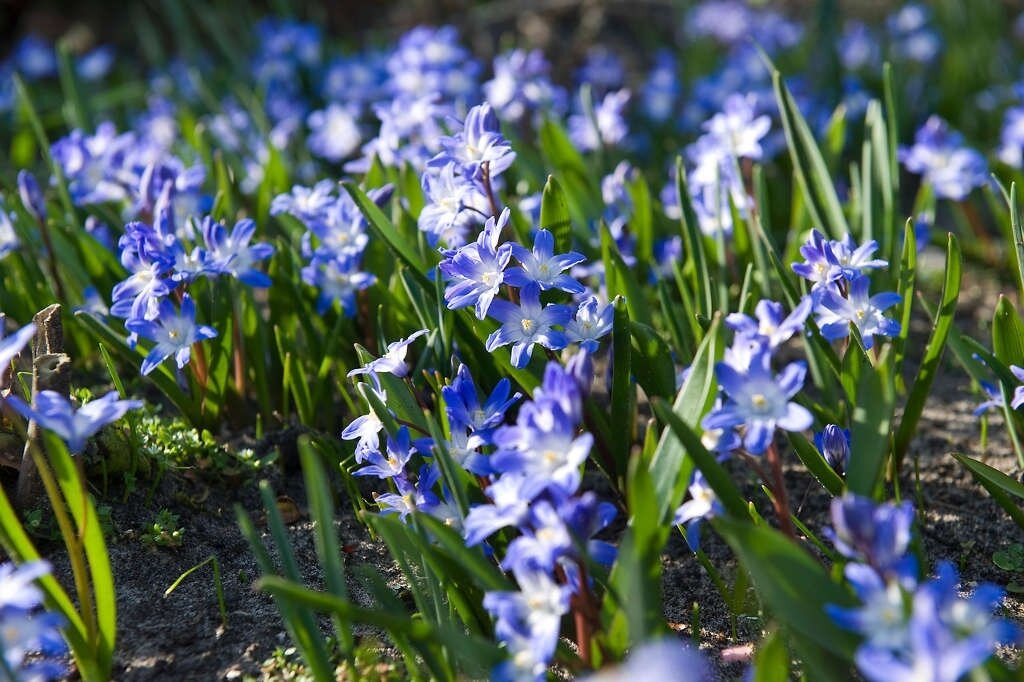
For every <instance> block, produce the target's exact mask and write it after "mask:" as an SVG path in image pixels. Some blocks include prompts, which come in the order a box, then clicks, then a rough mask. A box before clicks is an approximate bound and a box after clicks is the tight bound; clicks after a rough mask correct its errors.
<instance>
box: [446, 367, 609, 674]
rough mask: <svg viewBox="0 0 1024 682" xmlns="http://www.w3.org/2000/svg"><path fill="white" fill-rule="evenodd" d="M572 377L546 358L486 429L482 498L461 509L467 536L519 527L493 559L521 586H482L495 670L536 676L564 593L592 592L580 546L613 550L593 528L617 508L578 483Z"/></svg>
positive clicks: (550, 651) (584, 447)
mask: <svg viewBox="0 0 1024 682" xmlns="http://www.w3.org/2000/svg"><path fill="white" fill-rule="evenodd" d="M577 381H578V380H577V378H576V377H575V376H574V375H573V374H572V373H571V372H569V371H567V370H566V369H565V368H563V367H562V366H561V365H559V364H558V363H556V362H550V363H548V365H547V367H546V369H545V372H544V380H543V383H542V385H541V386H540V387H539V388H537V390H536V391H534V395H533V400H532V401H530V402H527V403H525V404H524V405H523V406H522V407H521V408H520V409H519V414H518V416H517V418H516V423H515V425H511V426H499V427H498V428H497V429H495V430H494V432H493V435H492V436H491V442H493V444H494V448H495V449H494V452H493V454H491V455H490V457H489V459H488V465H489V467H490V470H491V471H492V472H493V473H491V474H490V476H489V478H488V483H487V485H486V487H485V489H484V494H485V495H486V496H487V498H488V499H489V500H490V503H489V504H484V505H478V506H475V507H473V508H472V509H470V511H469V514H468V515H467V516H466V519H465V523H464V526H465V536H466V542H467V544H469V545H476V544H479V543H481V542H483V541H485V540H486V539H487V538H489V537H490V536H491V535H493V534H494V533H496V532H498V531H499V530H501V529H503V528H509V527H512V528H515V529H516V531H517V535H516V536H515V538H514V539H513V540H512V541H511V542H510V543H509V544H508V547H507V549H506V551H505V555H504V557H503V558H502V560H501V566H502V568H503V569H505V570H506V571H509V572H511V573H512V574H513V575H514V576H515V578H516V582H517V583H518V585H519V590H518V591H508V592H488V593H487V594H486V595H485V596H484V607H485V608H486V609H487V610H488V611H489V612H490V613H491V614H492V615H493V616H494V617H495V619H496V620H497V624H496V626H495V632H496V634H497V637H498V639H499V640H500V641H501V642H502V643H504V644H505V646H506V647H507V648H508V651H509V660H508V661H507V662H506V663H505V664H503V668H502V670H500V671H498V672H496V676H497V677H498V678H500V679H543V677H544V675H545V671H546V670H547V667H548V664H549V663H550V662H551V660H552V658H553V656H554V652H555V647H556V646H557V644H558V636H559V632H560V629H561V619H562V616H563V615H565V614H566V613H568V612H569V609H570V603H571V602H573V601H574V600H584V601H585V600H586V599H588V598H589V597H590V589H591V588H590V584H589V580H588V578H587V573H586V570H585V565H586V562H585V560H584V558H583V557H582V556H581V555H580V552H581V551H586V552H587V553H588V555H589V556H590V557H591V558H593V559H595V560H597V561H599V562H601V563H604V564H610V563H611V562H612V560H613V559H614V548H613V547H612V546H611V545H608V544H606V543H603V542H600V541H596V540H593V539H592V538H593V536H594V534H596V533H597V532H599V531H600V530H601V529H602V528H604V527H605V526H607V525H608V523H609V522H610V521H611V520H612V518H613V517H614V515H615V508H614V507H613V506H612V505H611V504H609V503H606V502H600V501H599V500H598V498H597V496H596V495H595V494H594V493H593V492H591V491H587V492H581V491H580V483H581V467H582V465H583V463H584V461H585V460H586V459H587V457H588V456H589V454H590V448H591V445H592V443H593V437H592V436H591V435H590V434H589V433H586V432H584V433H580V432H579V425H580V422H581V421H582V410H583V406H582V395H581V388H580V385H579V384H578V383H577Z"/></svg>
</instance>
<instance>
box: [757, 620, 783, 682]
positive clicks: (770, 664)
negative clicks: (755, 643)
mask: <svg viewBox="0 0 1024 682" xmlns="http://www.w3.org/2000/svg"><path fill="white" fill-rule="evenodd" d="M753 670H754V680H753V682H776V681H777V680H788V679H789V653H788V652H787V651H786V641H785V640H784V639H783V637H782V633H781V632H780V631H779V630H773V631H772V632H769V633H768V635H767V636H766V637H765V638H764V639H762V640H761V645H760V646H759V647H757V653H755V654H754V665H753Z"/></svg>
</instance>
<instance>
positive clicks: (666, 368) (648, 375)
mask: <svg viewBox="0 0 1024 682" xmlns="http://www.w3.org/2000/svg"><path fill="white" fill-rule="evenodd" d="M629 331H630V335H631V336H632V339H633V352H632V354H631V356H630V358H631V364H632V370H633V375H634V376H635V377H636V380H637V383H639V384H640V387H641V388H643V389H644V392H645V393H646V394H647V395H648V397H654V396H658V397H661V398H665V399H666V400H668V399H669V398H671V397H672V396H673V394H674V393H675V390H676V368H675V363H674V362H672V351H671V350H670V349H669V347H668V344H667V343H665V339H663V338H662V337H661V335H660V334H658V332H656V331H655V330H654V329H652V328H651V327H649V326H648V325H646V324H643V323H640V322H630V325H629Z"/></svg>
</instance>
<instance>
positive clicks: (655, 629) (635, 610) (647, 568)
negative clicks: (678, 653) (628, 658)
mask: <svg viewBox="0 0 1024 682" xmlns="http://www.w3.org/2000/svg"><path fill="white" fill-rule="evenodd" d="M627 481H628V483H627V500H628V503H629V513H630V515H629V525H628V527H627V528H626V533H625V534H624V535H623V537H622V542H621V543H620V545H619V550H618V553H617V555H616V561H615V565H614V566H613V567H612V571H611V574H610V575H609V578H608V580H609V583H610V586H611V587H610V589H609V590H608V592H607V594H606V595H605V600H604V603H603V605H602V612H603V613H602V616H603V620H604V622H605V624H606V627H605V630H606V631H609V632H612V633H616V632H621V631H622V629H623V628H625V629H627V630H628V638H613V639H615V640H617V641H620V643H621V641H632V642H642V641H646V640H650V639H653V638H655V637H658V636H659V635H661V634H663V633H664V632H665V630H666V627H665V617H664V615H663V608H664V604H663V601H662V593H661V552H662V549H663V548H664V546H665V542H666V541H667V540H668V535H669V532H670V530H671V526H670V525H668V524H663V523H660V522H659V516H658V513H657V512H658V510H657V505H658V502H657V499H656V498H655V496H654V481H653V480H652V478H651V473H650V470H649V468H648V467H647V464H646V462H644V461H643V460H642V458H636V459H634V460H633V461H632V462H631V463H630V468H629V473H628V477H627ZM617 653H619V654H620V655H621V654H622V653H623V652H622V651H619V652H617Z"/></svg>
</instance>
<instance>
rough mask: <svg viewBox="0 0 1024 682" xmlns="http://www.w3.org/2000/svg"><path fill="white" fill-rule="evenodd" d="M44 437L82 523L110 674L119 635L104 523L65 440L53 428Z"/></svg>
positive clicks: (104, 668)
mask: <svg viewBox="0 0 1024 682" xmlns="http://www.w3.org/2000/svg"><path fill="white" fill-rule="evenodd" d="M43 437H44V439H45V442H46V453H47V455H48V456H49V460H50V464H51V465H52V466H53V471H54V473H55V474H56V476H57V481H58V483H59V485H60V490H61V493H62V494H63V495H64V499H65V500H67V503H68V509H69V510H70V511H71V515H72V517H73V518H74V520H75V525H76V526H77V527H78V535H79V538H81V541H82V546H83V547H84V548H85V556H86V560H87V561H88V562H89V578H90V582H91V586H90V589H91V590H92V600H93V605H94V607H95V609H96V626H97V628H98V636H99V641H98V642H97V643H96V665H97V668H98V670H99V672H100V673H101V674H103V673H107V674H109V672H110V669H111V668H112V667H113V664H114V643H115V640H116V639H117V600H116V598H115V594H114V574H113V571H112V570H111V568H110V556H109V555H108V554H107V543H106V541H105V540H104V539H103V527H102V526H101V525H100V519H99V516H97V514H96V507H95V506H94V505H93V503H92V498H91V497H89V495H88V494H87V493H86V488H85V486H86V482H85V481H84V480H83V479H82V478H81V476H79V470H78V467H77V466H75V462H74V460H72V459H71V455H70V454H69V453H68V449H67V447H66V446H65V445H64V441H62V440H61V439H60V437H58V436H57V435H56V434H54V433H52V432H50V431H46V432H44V434H43Z"/></svg>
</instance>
